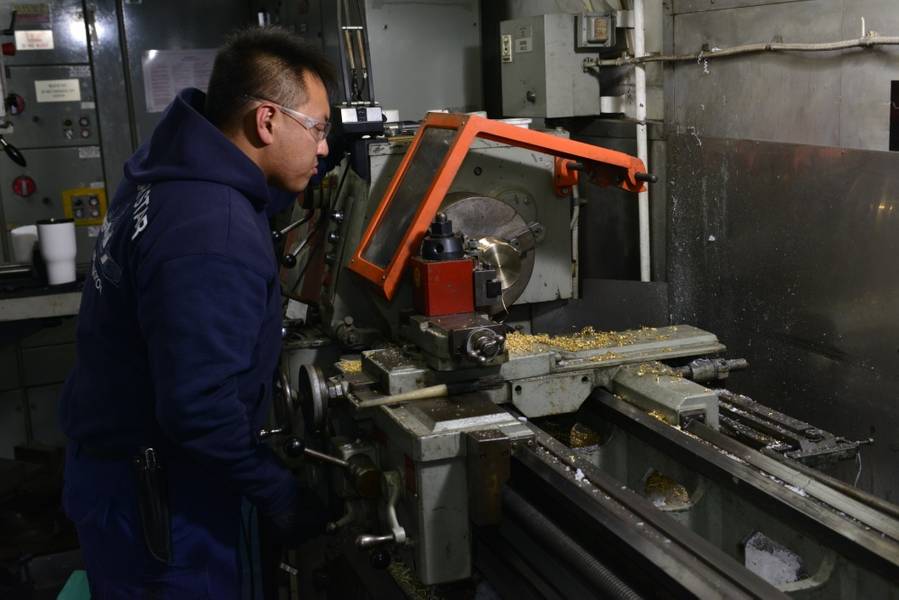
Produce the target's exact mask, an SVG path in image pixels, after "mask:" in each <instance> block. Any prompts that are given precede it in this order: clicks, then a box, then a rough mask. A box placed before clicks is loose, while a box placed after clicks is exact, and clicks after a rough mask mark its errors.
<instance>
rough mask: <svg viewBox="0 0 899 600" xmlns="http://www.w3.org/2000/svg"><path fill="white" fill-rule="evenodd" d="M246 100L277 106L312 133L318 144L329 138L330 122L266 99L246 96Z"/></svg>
mask: <svg viewBox="0 0 899 600" xmlns="http://www.w3.org/2000/svg"><path fill="white" fill-rule="evenodd" d="M245 98H246V99H247V100H255V101H256V102H267V103H268V104H271V105H272V106H277V107H278V110H280V111H281V112H282V113H284V114H285V115H287V116H288V117H290V118H291V119H293V120H294V121H296V122H297V123H299V124H300V125H302V126H303V127H305V128H306V129H307V130H308V131H310V132H311V133H312V136H313V137H314V138H315V141H317V142H320V141H322V140H323V139H325V138H326V137H328V133H329V132H330V131H331V122H330V121H319V120H318V119H313V118H312V117H310V116H309V115H304V114H303V113H301V112H300V111H298V110H294V109H292V108H287V107H286V106H281V105H280V104H278V103H277V102H272V101H271V100H268V99H266V98H259V97H256V96H245Z"/></svg>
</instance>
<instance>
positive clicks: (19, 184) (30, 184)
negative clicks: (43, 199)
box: [12, 175, 37, 198]
mask: <svg viewBox="0 0 899 600" xmlns="http://www.w3.org/2000/svg"><path fill="white" fill-rule="evenodd" d="M36 189H37V184H36V183H34V179H32V178H31V177H29V176H28V175H19V176H18V177H16V178H15V179H13V180H12V191H13V192H15V194H16V195H17V196H22V197H23V198H27V197H28V196H30V195H31V194H33V193H34V191H35V190H36Z"/></svg>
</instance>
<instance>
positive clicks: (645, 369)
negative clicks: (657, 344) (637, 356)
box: [637, 362, 683, 377]
mask: <svg viewBox="0 0 899 600" xmlns="http://www.w3.org/2000/svg"><path fill="white" fill-rule="evenodd" d="M646 375H656V376H662V375H665V376H667V377H683V375H681V374H680V373H679V372H677V371H675V370H674V369H672V368H671V367H669V366H668V365H666V364H663V363H660V362H648V363H641V364H640V365H639V366H638V367H637V377H645V376H646Z"/></svg>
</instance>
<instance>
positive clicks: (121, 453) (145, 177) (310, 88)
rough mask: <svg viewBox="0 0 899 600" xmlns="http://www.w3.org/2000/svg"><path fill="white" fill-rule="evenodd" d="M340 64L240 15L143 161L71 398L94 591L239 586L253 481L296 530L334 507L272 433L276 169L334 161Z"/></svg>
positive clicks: (109, 241)
mask: <svg viewBox="0 0 899 600" xmlns="http://www.w3.org/2000/svg"><path fill="white" fill-rule="evenodd" d="M332 81H333V78H332V70H331V67H330V65H329V64H328V63H327V62H326V61H325V59H324V58H323V57H322V56H321V55H320V54H319V53H318V52H317V51H315V50H312V49H310V48H309V47H308V46H306V45H304V44H303V43H301V42H300V41H298V40H297V39H296V38H294V37H293V36H291V35H289V34H288V33H286V32H285V31H283V30H280V29H277V28H264V29H256V28H254V29H249V30H246V31H243V32H240V33H238V34H236V35H234V36H233V37H231V38H230V39H229V40H228V42H227V43H226V45H225V46H224V47H223V48H222V49H221V50H220V52H219V53H218V56H217V57H216V61H215V65H214V68H213V72H212V76H211V79H210V82H209V88H208V95H205V96H204V94H203V93H202V92H200V91H199V90H195V89H188V90H184V91H183V92H181V94H179V96H178V97H177V98H176V99H175V101H174V102H173V103H172V104H171V105H170V106H169V107H168V109H167V110H166V112H165V113H164V114H163V116H162V120H161V122H160V123H159V125H158V126H157V128H156V130H155V131H154V132H153V135H152V137H151V139H150V140H149V141H148V142H147V143H146V144H144V145H143V146H142V147H141V148H140V149H139V150H138V151H137V153H136V154H135V155H134V156H133V157H131V159H130V160H129V161H128V162H127V163H126V165H125V181H124V182H123V183H122V185H121V186H120V188H119V190H118V191H117V192H116V196H115V198H114V200H113V202H112V204H111V205H110V208H109V214H108V215H107V219H106V222H105V223H104V226H103V229H102V232H101V235H100V238H99V239H98V242H97V246H96V249H95V252H94V257H93V263H92V268H91V270H92V272H91V276H90V277H89V278H88V280H87V283H86V284H85V290H84V296H83V299H82V303H81V312H80V316H79V320H78V335H77V342H78V361H77V364H76V367H75V369H74V371H73V373H72V374H71V376H70V377H69V379H68V381H67V382H66V386H65V388H64V391H63V394H62V398H61V407H60V415H61V422H62V426H63V430H64V431H65V433H66V434H67V436H68V437H69V439H70V440H71V441H70V444H69V448H68V452H67V460H66V474H65V489H64V497H63V502H64V506H65V509H66V512H67V514H68V515H69V517H70V518H71V519H72V520H73V521H74V522H75V525H76V527H77V529H78V535H79V539H80V542H81V546H82V551H83V554H84V559H85V562H86V565H87V571H88V578H89V581H90V585H91V590H92V593H93V597H94V598H129V599H131V598H144V597H153V598H182V597H189V598H195V597H201V598H206V597H209V598H216V599H219V598H234V597H237V596H238V595H239V585H240V582H239V577H238V557H239V555H238V548H237V546H238V531H239V528H240V524H241V520H240V504H241V498H242V497H245V498H247V499H249V500H250V501H251V502H252V503H253V504H254V505H255V506H256V507H257V509H258V511H259V513H260V514H262V515H263V516H266V517H268V518H269V519H270V520H271V522H272V523H273V524H274V525H275V527H276V528H277V530H278V531H279V532H280V534H281V535H283V536H285V537H287V538H290V539H297V536H301V535H313V534H314V533H316V532H317V531H318V530H320V529H321V527H322V526H323V515H322V511H321V510H316V508H315V507H316V506H317V503H316V502H315V500H314V498H312V497H311V493H310V492H309V491H302V490H300V489H299V488H298V486H297V483H296V480H295V478H294V477H293V476H292V475H291V474H290V472H289V471H288V470H286V469H285V468H284V467H283V466H282V465H281V464H280V463H279V462H278V461H277V459H276V457H275V455H274V454H273V453H272V452H271V451H270V450H269V449H268V448H267V447H265V446H264V445H263V444H261V443H259V442H258V440H257V439H256V437H255V434H254V432H256V431H258V429H259V428H260V426H262V425H263V424H264V420H265V417H266V415H267V411H268V407H269V402H270V396H271V390H272V380H273V375H274V372H275V369H276V366H277V362H278V355H279V351H280V340H281V293H280V285H279V280H278V269H277V265H276V260H275V255H274V251H273V248H272V242H271V234H270V230H269V224H268V220H267V216H266V211H267V210H270V206H269V202H270V189H269V186H273V187H274V188H280V189H281V190H285V191H287V192H290V193H291V194H292V195H293V196H295V195H296V194H297V193H298V192H300V191H302V190H303V189H304V188H305V187H306V185H307V184H308V182H309V180H310V178H311V177H312V176H313V175H315V173H316V164H317V161H318V158H319V157H324V156H325V155H327V153H328V145H327V142H326V136H327V133H328V130H329V121H328V119H329V103H328V95H327V91H326V86H327V85H329V84H330V83H331V82H332ZM275 195H277V194H275V193H272V195H271V196H272V197H274V196H275ZM278 197H279V198H281V199H282V200H281V201H282V202H283V197H284V194H283V193H282V194H280V195H278ZM159 465H161V469H160V468H159Z"/></svg>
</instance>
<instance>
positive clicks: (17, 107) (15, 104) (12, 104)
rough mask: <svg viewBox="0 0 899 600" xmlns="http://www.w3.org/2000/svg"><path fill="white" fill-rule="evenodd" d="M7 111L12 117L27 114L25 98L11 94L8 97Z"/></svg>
mask: <svg viewBox="0 0 899 600" xmlns="http://www.w3.org/2000/svg"><path fill="white" fill-rule="evenodd" d="M6 109H7V110H8V111H9V114H11V115H21V114H22V113H23V112H25V98H23V97H22V96H20V95H18V94H10V95H9V96H7V97H6Z"/></svg>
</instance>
